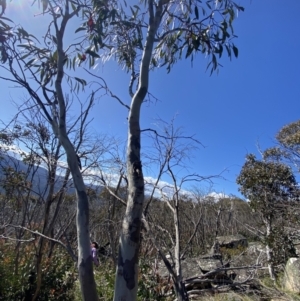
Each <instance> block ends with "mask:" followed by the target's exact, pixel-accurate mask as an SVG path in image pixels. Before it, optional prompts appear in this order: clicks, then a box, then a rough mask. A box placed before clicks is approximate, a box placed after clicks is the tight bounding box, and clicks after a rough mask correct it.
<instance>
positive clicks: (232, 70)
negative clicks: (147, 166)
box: [0, 0, 300, 195]
mask: <svg viewBox="0 0 300 301" xmlns="http://www.w3.org/2000/svg"><path fill="white" fill-rule="evenodd" d="M23 1H25V0H23ZM11 3H15V4H14V6H13V7H12V8H11V10H9V9H10V7H9V5H11ZM17 3H19V4H21V2H20V0H19V2H17ZM239 4H240V5H242V6H244V7H245V12H244V13H240V14H239V17H238V19H237V20H236V21H235V24H234V28H235V34H236V35H237V36H238V39H236V41H235V44H236V46H237V47H238V48H239V57H238V59H233V60H232V61H231V62H230V61H229V60H228V59H227V58H225V53H224V55H223V57H224V58H223V59H222V60H221V61H220V63H221V64H222V65H223V68H221V69H220V72H219V74H214V75H212V76H210V73H209V72H206V71H205V70H206V64H207V60H206V59H205V58H204V57H203V56H198V58H197V60H195V61H194V63H193V67H191V63H190V61H188V60H186V61H185V60H182V61H181V62H179V63H178V64H177V65H176V66H175V67H174V68H173V70H172V71H171V73H170V74H167V72H166V70H165V69H163V68H162V69H160V70H156V71H155V72H152V73H151V77H150V89H149V91H150V92H151V93H152V94H154V95H155V96H156V97H157V98H158V99H159V101H158V102H156V103H152V104H148V103H146V104H145V105H144V107H143V109H142V127H144V128H149V127H150V126H152V124H153V123H154V122H155V120H156V119H157V118H158V117H159V118H162V119H163V120H165V121H169V120H170V119H171V118H172V117H174V116H175V115H176V116H177V117H176V125H177V126H178V127H182V128H183V131H184V133H185V134H186V135H193V134H194V135H195V138H196V139H198V140H200V141H201V143H202V144H203V145H204V146H205V147H200V148H199V149H198V150H197V152H196V153H194V154H193V159H192V161H191V162H190V171H191V172H196V173H199V174H201V175H212V174H218V173H220V172H221V171H222V170H224V169H227V171H226V172H224V174H223V176H224V177H225V178H226V180H221V179H218V180H215V186H214V189H213V190H215V191H217V192H222V193H226V194H230V193H232V194H236V195H239V193H238V188H237V185H236V184H235V179H236V176H237V175H238V173H239V171H240V169H241V167H242V165H243V163H244V158H245V155H246V154H247V153H255V154H257V155H258V152H257V147H256V144H257V143H259V144H260V146H261V148H262V149H264V148H266V147H269V146H272V145H274V136H275V134H276V132H277V131H278V130H279V129H280V128H281V127H282V126H284V125H286V124H288V123H290V122H293V121H296V120H298V119H299V118H300V114H299V112H300V110H299V109H300V104H299V99H300V56H299V49H300V39H299V34H300V18H299V12H300V1H298V0H286V1H279V0H273V1H271V0H259V1H258V0H253V1H240V2H239ZM20 7H21V5H20ZM6 16H7V17H11V18H12V19H13V18H19V23H20V24H24V27H25V28H28V27H29V28H32V30H36V29H37V28H38V26H37V24H38V22H40V21H41V18H38V17H36V18H34V20H33V21H32V19H31V18H30V17H26V19H25V18H24V14H23V11H22V10H20V9H17V6H16V2H9V3H8V9H7V13H6ZM26 25H27V26H28V27H26ZM28 31H30V30H28ZM0 72H1V71H0ZM97 72H98V74H99V75H101V76H103V77H104V78H105V79H106V80H107V82H108V84H109V87H110V89H111V90H112V91H113V92H114V93H115V94H117V95H118V96H119V97H120V98H122V100H123V101H124V102H126V103H127V104H129V102H130V98H129V95H128V93H127V91H128V75H127V74H125V73H124V72H123V71H122V70H120V68H119V67H118V66H116V65H115V64H113V63H109V64H107V65H105V66H101V68H99V69H98V70H97ZM0 89H1V93H2V97H1V110H0V119H2V120H5V121H7V120H9V118H10V117H12V116H13V114H14V107H13V106H11V105H9V103H8V100H9V97H10V96H12V97H13V98H14V99H15V100H17V95H20V93H21V92H20V91H16V89H12V88H10V87H8V84H7V83H5V82H2V81H0ZM74 110H75V111H76V108H74ZM92 115H93V116H92V117H93V118H94V121H93V124H92V127H93V130H95V131H101V132H102V133H109V134H112V135H116V136H117V137H120V138H121V139H124V140H125V139H126V134H127V123H126V121H127V120H126V117H127V111H126V110H125V109H124V108H123V107H121V106H120V105H119V104H118V103H117V102H116V101H114V100H112V99H109V98H102V99H101V100H100V101H99V103H98V104H97V106H96V107H95V108H94V110H93V113H92ZM145 143H146V142H145ZM153 176H154V175H153Z"/></svg>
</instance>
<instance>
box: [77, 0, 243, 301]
mask: <svg viewBox="0 0 300 301" xmlns="http://www.w3.org/2000/svg"><path fill="white" fill-rule="evenodd" d="M243 10H244V9H243V7H241V6H239V5H238V4H236V3H235V2H234V1H231V0H230V1H213V0H207V1H205V2H202V1H198V0H191V1H185V0H184V1H182V0H180V1H179V0H174V1H171V0H158V1H155V0H143V1H136V2H134V1H130V3H129V4H127V2H126V1H124V2H120V1H105V0H104V1H103V0H96V1H94V2H93V9H92V10H91V11H86V13H85V15H86V20H87V21H86V22H85V23H84V25H83V26H82V27H81V28H78V30H77V31H80V30H86V27H88V30H89V33H90V34H89V41H90V44H89V47H88V48H87V49H86V50H84V53H83V54H79V57H80V59H81V60H84V61H85V60H86V58H87V55H88V56H89V62H90V64H91V65H93V64H94V63H95V60H96V59H97V58H98V59H99V58H102V59H103V61H106V60H107V59H110V58H114V59H115V60H117V62H118V63H119V64H120V65H121V66H122V67H123V68H124V69H125V70H126V71H127V72H129V74H130V82H129V95H130V97H131V103H130V104H129V105H128V104H126V103H125V102H123V101H120V99H119V101H120V102H121V103H122V105H124V106H125V107H126V108H127V109H128V112H129V113H128V144H127V178H128V198H127V210H126V213H125V217H124V219H123V227H122V231H121V236H120V244H119V256H118V266H117V272H116V286H115V297H114V300H136V291H137V279H138V252H139V245H140V243H139V237H140V229H141V217H142V211H143V210H142V208H143V203H144V177H143V171H142V160H141V127H140V113H141V108H142V104H143V102H144V101H145V99H146V97H147V93H148V89H149V73H150V71H151V70H152V69H155V68H157V67H163V66H165V67H166V68H167V70H168V71H170V70H171V68H172V67H173V66H174V64H175V63H176V62H177V61H178V60H180V59H181V58H191V60H192V61H193V59H194V57H195V55H196V54H197V53H199V54H203V55H205V56H207V57H208V58H209V60H208V68H210V72H211V73H213V72H214V71H216V70H218V67H219V63H218V59H219V58H220V57H221V56H222V54H223V50H224V49H226V52H227V54H228V56H229V57H230V58H231V57H232V56H236V57H237V56H238V48H237V47H236V46H235V45H234V43H233V39H234V38H235V35H234V33H233V20H234V18H235V17H236V15H237V13H238V12H239V11H243ZM86 54H87V55H86Z"/></svg>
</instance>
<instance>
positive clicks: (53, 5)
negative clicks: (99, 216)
mask: <svg viewBox="0 0 300 301" xmlns="http://www.w3.org/2000/svg"><path fill="white" fill-rule="evenodd" d="M41 3H42V4H43V6H42V8H43V11H42V12H43V13H42V14H41V15H40V18H42V19H43V21H42V22H45V24H46V26H45V32H44V33H43V35H42V36H40V37H35V36H33V35H32V34H31V33H28V32H27V31H26V30H25V29H24V28H22V27H21V26H18V25H14V24H13V22H12V21H11V20H10V19H8V18H4V17H3V16H1V20H0V21H1V22H0V50H1V62H2V64H1V66H0V67H1V76H0V79H1V80H3V81H6V82H10V83H13V84H14V85H15V86H18V87H21V88H23V89H24V91H26V93H27V94H28V95H29V98H30V99H31V101H32V102H34V105H36V106H38V107H39V113H40V114H41V115H42V116H43V119H44V120H45V121H46V122H48V123H49V125H50V126H51V129H52V131H53V133H54V135H55V137H56V138H57V139H58V143H59V144H60V145H61V146H62V147H63V149H64V151H65V157H66V161H67V164H68V168H69V170H70V173H71V176H72V180H73V183H74V188H75V191H76V195H77V215H76V222H77V239H78V271H79V282H80V285H81V292H82V296H83V300H89V301H90V300H91V301H92V300H98V297H97V291H96V285H95V280H94V274H93V262H92V257H91V254H90V235H89V202H88V196H87V193H86V187H85V183H84V180H83V175H82V171H81V170H80V164H79V161H78V157H79V151H80V146H81V144H82V142H83V141H84V139H85V137H84V134H85V131H86V129H87V126H88V124H89V120H88V114H89V112H90V110H91V108H92V107H93V105H94V102H95V98H96V95H95V91H92V92H91V93H90V95H89V97H88V101H87V102H86V104H84V103H83V102H80V101H79V99H78V104H79V107H81V110H80V114H78V115H77V116H75V117H74V119H73V123H69V121H70V119H68V117H70V113H69V112H70V111H69V109H70V107H71V104H72V101H73V100H74V97H76V94H77V93H78V91H79V88H80V86H85V85H86V81H85V80H83V79H80V78H78V77H75V76H74V75H73V76H71V75H69V74H67V73H66V70H65V67H66V64H67V65H68V64H70V63H71V54H72V53H73V51H74V49H73V47H74V44H71V45H70V46H69V47H68V46H64V45H65V44H64V42H65V35H66V30H67V25H68V24H69V23H70V20H71V19H72V18H74V17H75V16H76V15H78V13H79V11H80V9H81V8H82V7H83V6H85V4H84V3H80V4H79V5H78V6H77V7H76V8H74V5H73V2H72V1H69V0H66V1H55V0H54V1H47V0H45V1H41ZM37 22H41V21H40V20H39V21H37ZM39 24H41V23H39ZM37 26H40V25H37ZM39 39H40V40H41V42H40V41H39ZM66 80H67V82H68V84H69V87H68V88H67V86H66V85H65V84H64V83H65V82H66ZM67 91H68V92H71V93H72V98H70V97H69V96H68V94H67V93H66V92H67ZM75 130H77V135H75V141H74V140H72V138H71V136H72V133H73V132H74V131H75Z"/></svg>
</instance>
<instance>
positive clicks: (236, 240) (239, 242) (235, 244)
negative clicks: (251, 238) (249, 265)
mask: <svg viewBox="0 0 300 301" xmlns="http://www.w3.org/2000/svg"><path fill="white" fill-rule="evenodd" d="M216 239H217V240H218V242H219V246H220V248H222V247H225V248H230V249H237V248H239V247H243V248H246V247H248V241H247V238H246V237H244V236H243V235H240V234H237V235H227V236H218V237H217V238H216Z"/></svg>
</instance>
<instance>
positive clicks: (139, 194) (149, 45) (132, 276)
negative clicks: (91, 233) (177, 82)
mask: <svg viewBox="0 0 300 301" xmlns="http://www.w3.org/2000/svg"><path fill="white" fill-rule="evenodd" d="M148 4H149V16H150V18H149V26H148V31H147V37H146V42H145V46H144V51H143V56H142V61H141V67H140V78H139V86H138V89H137V92H136V93H135V95H134V96H133V98H132V102H131V107H130V111H129V117H128V123H129V128H128V144H127V179H128V197H127V207H126V212H125V216H124V219H123V223H122V230H121V234H120V241H119V254H118V263H117V270H116V281H115V294H114V301H135V300H136V299H137V286H138V254H139V247H140V231H141V223H142V212H143V202H144V177H143V172H142V163H141V153H140V152H141V131H140V111H141V105H142V102H143V100H144V99H145V96H146V94H147V91H148V84H149V66H150V62H151V57H152V51H153V47H154V41H155V34H156V32H157V29H158V27H159V24H160V22H161V17H162V8H163V2H162V1H159V2H158V4H157V5H156V12H155V14H154V12H153V8H154V3H153V0H149V1H148Z"/></svg>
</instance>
